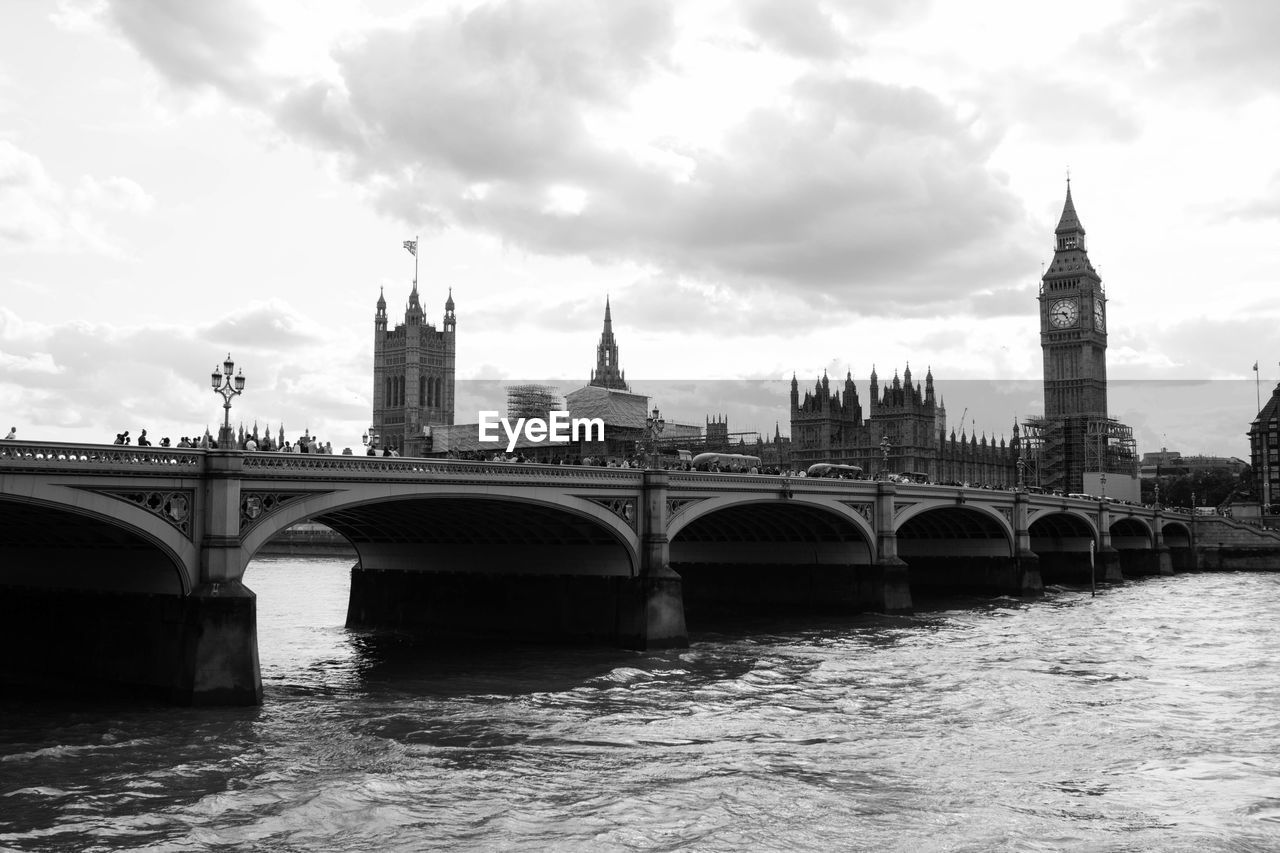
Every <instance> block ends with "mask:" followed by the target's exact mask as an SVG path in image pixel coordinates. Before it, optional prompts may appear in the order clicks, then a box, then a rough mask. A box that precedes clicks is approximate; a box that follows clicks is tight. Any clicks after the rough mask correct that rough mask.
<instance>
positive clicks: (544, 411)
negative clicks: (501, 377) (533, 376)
mask: <svg viewBox="0 0 1280 853" xmlns="http://www.w3.org/2000/svg"><path fill="white" fill-rule="evenodd" d="M557 390H558V389H557V388H556V387H555V386H553V385H508V386H507V418H508V419H510V420H515V419H516V418H542V419H543V420H547V419H549V418H550V417H551V412H552V411H553V410H560V409H563V408H564V404H563V403H561V401H560V398H559V397H558V396H557V394H556V392H557Z"/></svg>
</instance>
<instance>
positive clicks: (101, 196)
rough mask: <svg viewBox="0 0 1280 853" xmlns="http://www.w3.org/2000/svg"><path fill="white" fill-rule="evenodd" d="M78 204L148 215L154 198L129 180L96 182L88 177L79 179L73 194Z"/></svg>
mask: <svg viewBox="0 0 1280 853" xmlns="http://www.w3.org/2000/svg"><path fill="white" fill-rule="evenodd" d="M74 198H75V201H76V202H77V203H79V204H85V205H90V206H93V207H96V208H100V209H105V210H115V211H121V212H124V213H134V214H144V213H150V212H151V210H152V209H153V208H154V207H155V204H156V200H155V198H154V197H153V196H152V195H151V194H150V193H148V192H147V191H146V190H144V189H143V188H142V187H141V186H139V185H138V183H137V182H136V181H132V180H130V179H129V178H122V177H119V176H113V177H109V178H104V179H102V180H98V179H96V178H92V177H89V176H85V177H83V178H81V179H80V183H79V185H78V186H77V187H76V191H75V194H74Z"/></svg>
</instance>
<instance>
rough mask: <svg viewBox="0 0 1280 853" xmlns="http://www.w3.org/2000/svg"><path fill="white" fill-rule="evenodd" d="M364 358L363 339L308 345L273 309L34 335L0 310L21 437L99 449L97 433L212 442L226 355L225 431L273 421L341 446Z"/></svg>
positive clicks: (42, 329) (353, 413)
mask: <svg viewBox="0 0 1280 853" xmlns="http://www.w3.org/2000/svg"><path fill="white" fill-rule="evenodd" d="M370 350H371V347H370V346H368V345H367V344H365V343H364V339H363V335H360V336H341V335H340V336H336V337H335V336H333V335H331V334H330V335H321V334H317V333H316V330H315V329H314V328H313V327H312V326H311V324H310V322H309V321H307V320H306V319H305V318H304V317H303V316H301V315H299V314H298V313H297V312H296V311H295V310H294V309H293V308H292V307H291V306H289V305H288V304H287V303H284V302H280V301H277V300H273V301H271V302H268V303H262V304H255V305H249V306H246V307H245V308H244V309H243V310H237V311H235V312H232V313H230V314H228V315H227V316H223V317H217V318H213V319H211V320H210V321H209V322H207V323H205V324H202V325H197V326H186V325H145V326H133V327H124V326H112V325H108V324H99V323H87V322H80V321H77V322H68V323H59V324H40V323H32V322H28V321H25V320H23V319H22V318H21V317H19V316H18V315H17V314H15V313H14V312H13V311H11V310H9V309H7V308H0V367H2V368H3V373H2V374H0V377H2V378H0V401H2V402H3V406H4V410H5V411H6V412H7V413H8V416H9V418H10V420H12V421H14V422H16V423H17V424H18V425H19V426H20V428H21V430H22V434H23V435H24V436H26V437H33V436H41V437H44V438H47V439H50V440H89V441H98V442H109V441H110V440H111V439H112V438H113V436H114V433H112V434H111V435H108V434H105V433H104V432H103V430H104V426H103V425H104V424H107V425H110V427H108V428H106V429H109V430H114V431H119V430H123V429H126V428H128V429H131V430H132V431H133V432H134V433H135V434H136V433H137V431H138V430H139V429H141V428H143V427H145V428H147V429H148V430H149V431H151V433H152V434H153V435H155V436H156V437H160V436H163V435H169V436H170V437H171V438H174V439H175V440H176V439H177V438H179V437H180V436H182V435H192V434H196V433H202V432H203V430H204V427H205V425H207V424H208V425H212V427H213V428H214V430H215V431H216V428H217V421H218V420H220V418H221V416H222V398H221V397H217V396H215V395H214V394H213V391H212V388H211V387H210V374H211V372H212V369H213V367H214V365H215V364H217V365H221V362H222V359H223V358H224V357H225V356H226V355H227V353H228V352H230V353H231V355H232V357H233V359H234V360H235V361H236V363H237V366H238V368H239V369H240V370H242V371H243V373H244V375H245V377H246V380H247V381H246V387H245V391H244V394H243V395H242V396H240V397H237V398H235V400H234V402H233V404H232V411H231V417H232V423H233V424H235V423H239V422H240V421H241V420H244V421H245V422H246V423H247V424H250V425H251V424H252V422H253V421H254V420H257V421H259V422H260V423H263V424H265V423H266V422H268V421H269V422H271V423H272V424H278V423H279V422H280V421H284V423H285V424H286V426H287V429H288V430H289V431H290V434H292V433H293V431H295V430H296V431H297V432H299V433H301V431H302V429H303V428H306V427H309V428H310V429H311V431H312V433H313V434H318V435H320V436H321V437H323V438H326V439H330V440H332V441H333V442H334V444H335V445H338V446H341V445H340V444H339V442H340V441H341V442H344V443H345V444H350V443H351V442H352V441H357V440H358V439H357V436H358V434H359V430H360V428H361V427H362V426H364V425H367V421H368V416H369V411H370V404H369V398H368V393H369V389H368V388H367V387H365V386H366V383H364V382H360V383H359V387H352V386H351V385H350V384H349V383H348V382H347V381H346V380H345V379H344V378H343V377H353V376H355V377H360V376H367V374H368V365H369V364H370V363H371V361H372V353H371V351H370ZM335 353H339V354H342V353H346V354H347V355H345V356H344V355H338V356H335Z"/></svg>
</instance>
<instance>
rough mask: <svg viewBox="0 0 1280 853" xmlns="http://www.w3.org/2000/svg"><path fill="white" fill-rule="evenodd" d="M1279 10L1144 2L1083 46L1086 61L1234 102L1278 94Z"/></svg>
mask: <svg viewBox="0 0 1280 853" xmlns="http://www.w3.org/2000/svg"><path fill="white" fill-rule="evenodd" d="M1277 31H1280V6H1277V5H1276V4H1274V3H1256V2H1253V0H1220V2H1214V3H1206V2H1202V1H1201V0H1174V1H1173V2H1169V1H1168V0H1145V2H1139V3H1135V4H1133V6H1132V7H1131V9H1130V10H1129V11H1128V14H1127V15H1125V16H1124V17H1123V18H1122V19H1121V20H1120V21H1118V22H1117V23H1115V24H1113V25H1112V26H1110V27H1107V28H1105V29H1104V30H1102V31H1101V32H1099V33H1098V34H1096V35H1093V36H1090V37H1089V38H1087V39H1085V40H1084V42H1083V45H1084V47H1085V49H1086V50H1087V52H1088V54H1089V55H1091V56H1093V57H1096V58H1100V59H1102V60H1103V61H1104V62H1106V63H1107V64H1108V65H1109V66H1111V68H1112V69H1113V71H1116V72H1121V73H1124V74H1126V75H1128V76H1130V77H1132V78H1134V79H1135V80H1140V81H1141V83H1142V84H1144V85H1147V86H1149V85H1151V84H1153V83H1154V84H1158V85H1163V86H1166V87H1176V88H1177V89H1178V92H1179V95H1180V96H1181V97H1184V98H1185V97H1186V96H1188V95H1191V96H1196V97H1198V98H1204V99H1210V100H1215V101H1216V100H1219V99H1221V98H1227V99H1229V100H1230V101H1232V102H1238V101H1240V100H1247V99H1251V98H1253V97H1257V96H1259V95H1262V94H1271V95H1274V94H1276V93H1277V92H1280V51H1277V50H1276V49H1275V33H1276V32H1277Z"/></svg>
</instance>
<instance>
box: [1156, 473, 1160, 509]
mask: <svg viewBox="0 0 1280 853" xmlns="http://www.w3.org/2000/svg"><path fill="white" fill-rule="evenodd" d="M1159 508H1160V478H1159V477H1156V509H1159Z"/></svg>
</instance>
